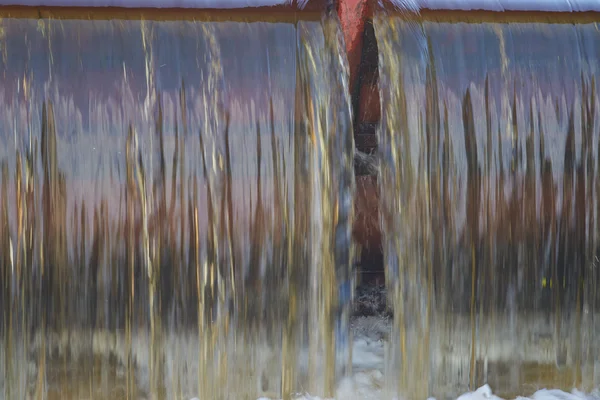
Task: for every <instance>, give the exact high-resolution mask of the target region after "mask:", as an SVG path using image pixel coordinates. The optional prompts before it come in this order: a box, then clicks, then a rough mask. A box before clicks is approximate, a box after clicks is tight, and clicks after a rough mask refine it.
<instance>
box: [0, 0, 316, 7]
mask: <svg viewBox="0 0 600 400" xmlns="http://www.w3.org/2000/svg"><path fill="white" fill-rule="evenodd" d="M285 4H290V1H289V0H0V6H47V7H125V8H224V9H229V8H247V7H262V6H276V5H285ZM303 4H304V2H303V1H299V2H298V7H301V6H302V5H303Z"/></svg>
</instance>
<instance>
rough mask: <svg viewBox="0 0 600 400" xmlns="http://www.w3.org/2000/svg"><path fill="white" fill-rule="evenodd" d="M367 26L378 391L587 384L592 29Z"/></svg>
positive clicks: (397, 19)
mask: <svg viewBox="0 0 600 400" xmlns="http://www.w3.org/2000/svg"><path fill="white" fill-rule="evenodd" d="M374 24H375V31H376V36H377V40H378V46H379V64H380V65H379V67H380V70H379V74H380V96H381V101H382V102H381V104H382V123H381V129H380V152H381V157H382V162H381V176H380V190H381V196H380V198H381V213H382V217H381V221H382V225H383V234H384V237H385V239H384V256H385V262H386V265H387V268H388V269H387V272H388V277H387V278H388V279H387V281H388V289H389V291H390V296H391V301H392V302H393V308H394V312H395V320H394V325H393V333H392V335H391V336H390V338H391V339H390V346H391V356H390V359H389V362H388V365H387V372H388V375H387V384H388V389H389V390H390V391H391V392H392V393H396V392H398V393H400V394H402V395H404V396H405V397H406V398H408V399H413V398H414V399H417V398H422V399H424V398H426V396H431V395H433V396H441V397H447V396H452V395H459V394H460V393H461V392H463V391H465V390H467V389H472V390H474V389H476V388H477V387H478V386H480V385H481V384H483V383H485V382H490V384H491V386H492V387H496V388H498V389H499V390H502V391H504V392H505V393H514V394H520V393H522V392H523V391H524V390H523V388H522V387H520V386H519V385H521V384H522V383H523V382H524V379H525V380H526V378H524V377H526V376H528V373H530V371H537V372H536V373H540V374H549V375H552V374H555V375H554V376H555V377H558V376H559V375H563V377H564V376H567V378H566V379H563V380H559V379H558V378H557V379H556V380H555V381H554V383H551V384H552V385H553V386H555V387H559V386H560V387H563V388H565V389H568V390H570V389H571V388H572V387H579V388H581V389H584V390H591V389H592V388H594V387H597V385H598V384H600V368H599V367H600V348H599V347H598V340H597V339H596V337H597V332H598V331H599V328H600V326H599V318H598V312H599V311H600V309H599V307H600V294H599V292H598V291H597V289H598V276H599V271H598V268H599V267H600V262H599V261H598V257H599V256H600V254H599V251H598V243H599V233H600V224H599V222H600V208H599V206H600V154H599V151H600V140H599V139H600V132H599V129H600V126H599V123H598V121H599V119H598V112H599V111H600V109H599V108H600V106H599V102H598V82H597V79H596V75H597V74H598V72H599V67H600V65H599V62H600V40H598V39H600V34H599V33H598V28H597V24H594V23H589V24H568V23H564V24H561V23H552V24H550V23H541V22H540V23H535V22H531V23H511V24H502V23H493V22H489V23H488V22H477V21H475V20H472V21H471V22H469V23H466V22H450V21H449V22H440V21H436V22H432V21H426V20H423V19H419V17H414V16H409V15H404V16H403V15H398V14H397V15H394V16H390V15H385V14H380V15H378V16H377V17H376V19H375V22H374ZM502 370H505V372H501V371H502ZM543 371H546V372H543ZM567 371H568V374H566V373H567ZM565 374H566V375H565ZM501 376H502V377H503V378H502V380H499V378H500V377H501ZM529 376H530V375H529ZM492 381H494V383H492ZM484 397H485V396H484Z"/></svg>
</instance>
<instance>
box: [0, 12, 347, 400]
mask: <svg viewBox="0 0 600 400" xmlns="http://www.w3.org/2000/svg"><path fill="white" fill-rule="evenodd" d="M340 37H341V36H340V32H339V24H338V21H337V20H336V19H335V18H334V17H324V18H323V19H322V20H318V19H317V20H314V21H312V20H306V21H295V22H290V23H285V22H282V23H267V22H255V23H245V22H244V23H242V22H232V21H224V20H221V21H218V22H215V21H213V22H211V21H194V22H191V21H172V22H169V21H139V20H129V19H123V20H76V19H63V20H48V19H16V18H15V19H13V18H7V19H3V20H2V21H1V29H0V49H1V54H2V59H1V61H0V71H1V74H0V81H1V84H0V113H1V117H0V163H1V181H0V272H1V274H0V294H1V295H0V315H1V318H0V340H2V344H3V345H2V346H0V360H1V361H0V398H4V399H26V398H35V399H42V398H45V399H84V398H94V399H103V398H111V399H118V398H123V399H124V398H128V399H137V398H153V399H162V398H169V399H190V398H192V397H194V396H197V397H198V398H200V399H232V398H239V399H244V398H246V399H256V398H258V397H260V396H262V395H268V396H273V397H281V396H283V397H284V398H287V397H289V396H290V395H292V393H294V392H296V391H310V392H311V393H317V394H318V393H320V394H323V395H331V394H332V391H333V388H334V385H335V382H336V378H337V376H336V375H338V376H339V375H341V374H343V373H344V372H345V369H346V368H347V367H348V365H349V360H350V356H351V355H350V352H349V349H350V346H348V344H347V343H346V342H345V340H347V336H348V332H349V326H348V321H349V300H350V295H351V290H349V289H352V284H351V283H350V278H351V275H350V264H351V259H352V257H353V254H352V252H353V249H352V244H351V238H350V232H351V220H352V209H353V200H352V199H353V191H354V172H353V162H352V154H353V140H352V135H351V133H352V130H351V110H350V105H349V104H350V103H349V98H348V89H347V75H348V72H347V65H346V61H345V56H343V52H341V49H342V48H343V46H342V43H341V41H340ZM338 283H339V285H338Z"/></svg>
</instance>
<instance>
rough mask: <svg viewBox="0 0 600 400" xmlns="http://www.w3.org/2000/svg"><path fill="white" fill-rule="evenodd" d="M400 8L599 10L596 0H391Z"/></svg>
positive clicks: (599, 6)
mask: <svg viewBox="0 0 600 400" xmlns="http://www.w3.org/2000/svg"><path fill="white" fill-rule="evenodd" d="M391 2H392V4H394V5H395V6H397V7H398V8H401V9H406V10H410V11H418V10H421V9H424V8H427V9H431V10H463V11H467V10H485V11H548V12H584V11H598V12H600V1H598V0H391Z"/></svg>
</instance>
